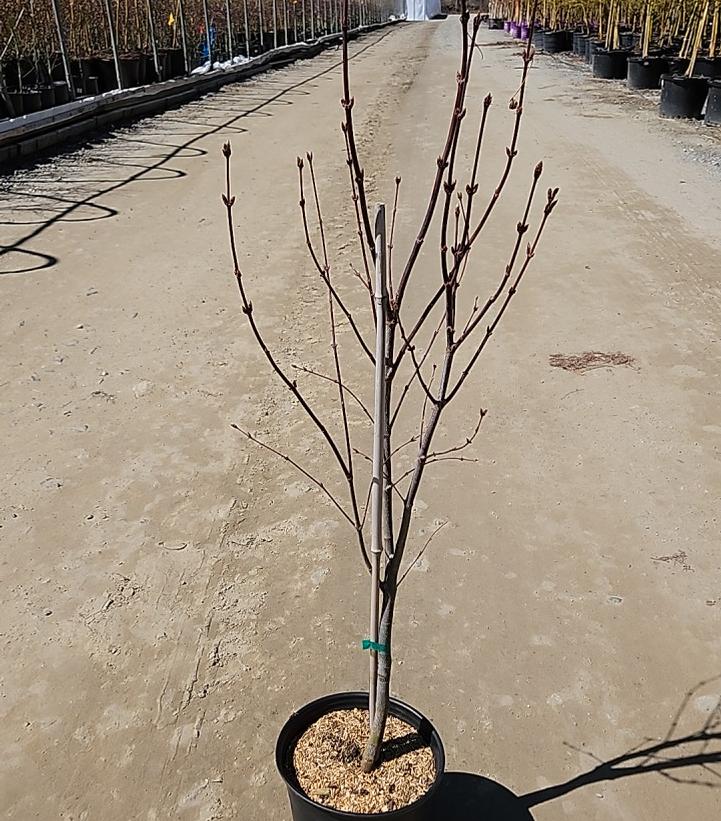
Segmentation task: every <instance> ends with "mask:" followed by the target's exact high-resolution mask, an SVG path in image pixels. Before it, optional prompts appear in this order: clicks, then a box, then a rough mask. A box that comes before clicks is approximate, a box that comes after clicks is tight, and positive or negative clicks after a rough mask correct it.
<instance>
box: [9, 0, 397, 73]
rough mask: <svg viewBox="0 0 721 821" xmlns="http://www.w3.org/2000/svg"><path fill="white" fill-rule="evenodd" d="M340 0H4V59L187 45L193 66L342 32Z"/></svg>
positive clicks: (354, 15)
mask: <svg viewBox="0 0 721 821" xmlns="http://www.w3.org/2000/svg"><path fill="white" fill-rule="evenodd" d="M395 5H396V4H395V3H394V2H392V0H353V2H351V4H350V8H349V17H350V19H349V22H350V25H351V26H352V27H355V26H359V25H364V24H370V23H374V22H379V21H381V20H384V19H387V18H388V16H389V14H391V13H392V12H393V11H394V10H395ZM341 16H342V9H341V0H1V2H0V64H1V63H5V64H6V65H7V63H8V61H10V60H20V59H22V60H25V61H29V62H30V63H36V64H47V63H48V62H51V63H52V62H53V61H55V62H56V63H57V62H59V61H60V58H61V39H62V40H63V41H64V46H65V50H66V52H67V54H68V56H69V58H70V59H83V58H90V57H95V56H106V55H109V54H110V53H111V52H112V51H113V49H114V48H115V50H116V51H117V53H119V54H120V55H121V56H125V55H132V54H149V53H151V51H153V50H154V49H161V50H162V49H179V48H183V47H185V48H186V49H187V51H188V53H189V63H190V67H191V68H192V67H193V66H194V65H197V64H199V63H201V62H203V61H204V60H207V56H208V45H210V48H211V51H212V54H213V58H214V59H218V60H223V59H229V58H231V57H235V56H246V57H247V56H250V55H251V54H256V53H259V52H262V51H264V50H266V49H269V48H272V47H278V46H281V45H284V44H287V43H292V42H299V41H304V40H309V39H315V38H316V37H318V36H321V35H324V34H329V33H333V32H338V31H340V28H341Z"/></svg>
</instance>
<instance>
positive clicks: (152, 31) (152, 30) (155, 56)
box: [145, 0, 163, 81]
mask: <svg viewBox="0 0 721 821" xmlns="http://www.w3.org/2000/svg"><path fill="white" fill-rule="evenodd" d="M145 2H146V6H147V9H148V27H149V29H150V46H151V48H152V50H153V65H154V66H155V76H156V77H157V78H158V80H159V81H160V80H162V79H163V78H162V77H161V76H160V60H159V59H158V44H157V42H156V40H155V21H154V20H153V7H152V3H151V0H145Z"/></svg>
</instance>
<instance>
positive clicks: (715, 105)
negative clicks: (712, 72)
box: [704, 80, 721, 125]
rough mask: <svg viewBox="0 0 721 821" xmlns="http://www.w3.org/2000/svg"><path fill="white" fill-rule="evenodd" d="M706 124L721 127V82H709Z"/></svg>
mask: <svg viewBox="0 0 721 821" xmlns="http://www.w3.org/2000/svg"><path fill="white" fill-rule="evenodd" d="M704 122H705V123H706V125H721V80H709V83H708V97H707V98H706V115H705V117H704Z"/></svg>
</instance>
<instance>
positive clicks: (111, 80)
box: [95, 57, 118, 92]
mask: <svg viewBox="0 0 721 821" xmlns="http://www.w3.org/2000/svg"><path fill="white" fill-rule="evenodd" d="M95 68H96V71H97V77H98V83H99V87H100V91H101V92H105V91H112V90H113V89H114V88H117V87H118V79H117V76H116V74H115V62H114V61H113V58H112V57H101V58H99V59H98V60H96V62H95Z"/></svg>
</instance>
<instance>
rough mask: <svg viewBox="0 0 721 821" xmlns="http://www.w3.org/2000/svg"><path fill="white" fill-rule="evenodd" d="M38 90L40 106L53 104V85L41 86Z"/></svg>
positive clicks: (51, 105) (44, 106)
mask: <svg viewBox="0 0 721 821" xmlns="http://www.w3.org/2000/svg"><path fill="white" fill-rule="evenodd" d="M39 91H40V107H41V108H43V109H45V108H52V107H53V106H54V105H55V88H54V87H53V86H43V87H42V88H41V89H39Z"/></svg>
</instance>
